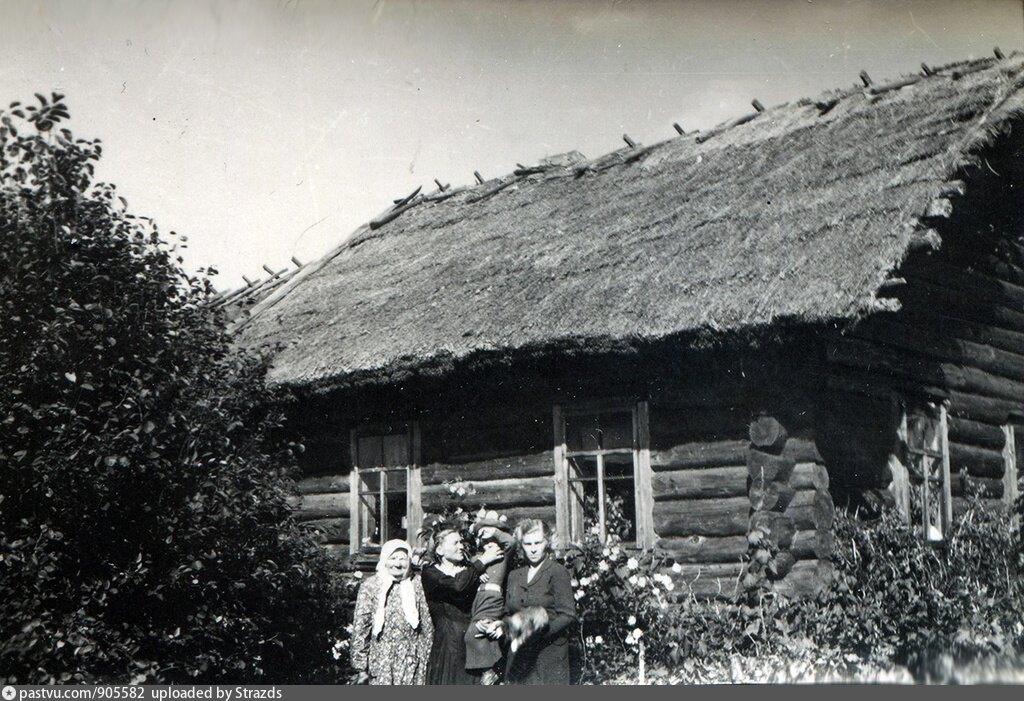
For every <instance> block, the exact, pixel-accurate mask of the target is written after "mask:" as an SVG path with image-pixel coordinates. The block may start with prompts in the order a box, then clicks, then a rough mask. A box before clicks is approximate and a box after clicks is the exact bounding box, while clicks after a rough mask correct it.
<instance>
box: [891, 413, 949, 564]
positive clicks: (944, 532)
mask: <svg viewBox="0 0 1024 701" xmlns="http://www.w3.org/2000/svg"><path fill="white" fill-rule="evenodd" d="M923 405H924V406H923ZM927 405H930V406H927ZM926 407H927V408H926ZM932 414H937V415H935V416H933V415H932ZM919 415H920V416H924V417H925V418H926V419H927V420H928V421H934V422H935V432H936V439H937V441H938V448H937V449H929V448H925V447H918V446H912V445H911V441H910V439H911V435H910V421H911V419H912V418H913V417H915V416H919ZM898 437H899V440H900V444H901V451H900V452H901V455H900V456H899V457H898V458H897V459H895V460H893V459H892V457H893V456H891V457H890V468H891V471H892V473H893V485H894V487H895V488H896V495H895V496H896V503H897V506H898V508H899V509H900V512H901V515H902V517H903V520H904V521H905V522H906V523H907V524H909V525H910V526H911V527H912V528H919V529H920V534H921V538H922V539H923V540H924V541H926V542H930V543H936V544H941V543H945V542H946V541H947V540H948V538H949V531H950V527H951V526H952V523H953V497H952V493H951V479H950V465H949V462H950V461H949V414H948V409H947V406H946V403H945V402H937V401H927V400H925V401H914V402H910V401H908V402H904V404H903V407H902V411H901V414H900V423H899V428H898ZM915 457H918V458H921V459H923V460H928V459H931V460H936V461H938V463H939V464H938V477H937V478H935V477H933V476H931V475H929V474H928V473H927V472H924V471H922V474H921V476H920V482H919V483H916V484H915V483H914V481H913V480H912V479H911V466H912V463H913V461H914V459H915ZM893 468H895V469H893ZM933 482H937V487H938V488H937V489H934V490H933V489H932V488H931V486H932V483H933ZM915 492H916V493H917V494H916V495H915ZM935 499H938V502H939V508H938V512H939V524H938V527H939V529H940V533H939V536H940V537H938V538H933V537H932V534H931V533H930V532H929V525H931V521H930V519H929V516H928V513H929V506H930V505H931V504H932V503H933V501H934V500H935ZM915 500H916V501H917V502H918V506H919V507H920V509H921V520H920V523H917V524H915V523H913V522H912V512H913V507H914V501H915Z"/></svg>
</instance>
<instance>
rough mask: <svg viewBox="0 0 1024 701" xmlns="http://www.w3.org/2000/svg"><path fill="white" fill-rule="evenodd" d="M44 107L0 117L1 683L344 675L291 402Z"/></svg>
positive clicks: (59, 110)
mask: <svg viewBox="0 0 1024 701" xmlns="http://www.w3.org/2000/svg"><path fill="white" fill-rule="evenodd" d="M36 98H37V104H32V105H28V106H22V105H20V104H19V103H12V104H11V106H10V108H9V109H7V110H0V338H2V339H3V342H2V343H0V592H3V595H2V596H0V676H3V677H5V678H6V680H7V681H9V682H17V683H46V682H53V681H56V682H68V681H105V680H119V681H128V680H134V681H145V682H148V683H161V682H171V681H183V680H198V681H225V682H227V681H232V680H246V681H252V682H256V681H274V682H285V681H295V680H307V681H317V680H319V681H331V680H333V678H334V677H333V676H332V675H334V674H336V673H337V672H335V671H334V665H335V660H334V659H333V658H332V657H331V654H330V653H331V647H332V644H333V643H334V642H335V640H337V639H338V638H339V637H340V636H339V635H338V631H337V630H336V626H337V625H338V624H337V623H336V621H340V620H342V616H340V615H338V612H337V610H336V609H337V607H338V606H339V605H340V603H339V602H338V599H337V597H336V595H335V594H336V592H335V590H334V587H335V581H336V578H335V577H334V576H333V575H334V573H333V570H332V565H331V563H330V561H329V560H328V559H327V556H326V555H323V554H320V552H319V550H318V549H317V548H316V546H315V545H314V544H313V543H312V542H311V541H310V540H309V539H308V538H307V537H306V536H304V535H303V533H302V532H301V531H300V530H299V528H298V527H297V526H296V525H295V524H294V522H293V521H292V520H291V518H290V516H289V510H288V507H287V504H286V497H287V487H288V485H289V482H288V480H289V474H290V471H291V469H292V466H293V464H294V451H295V450H296V449H298V448H299V446H298V444H296V443H292V442H288V441H287V440H286V439H285V438H284V437H283V436H284V435H285V434H284V433H283V431H282V427H283V424H282V419H281V415H280V414H279V413H278V411H277V410H276V409H274V408H273V407H275V406H280V404H279V401H280V400H282V399H283V398H282V397H279V396H274V395H273V394H272V393H271V391H270V390H268V389H267V388H266V387H265V385H264V383H263V375H264V370H263V368H262V366H261V365H260V364H259V363H258V362H257V361H255V360H254V359H252V358H249V357H245V356H243V355H240V354H237V353H235V352H234V351H233V350H232V348H231V345H230V338H229V336H228V335H227V333H226V332H225V330H224V323H223V319H222V318H221V316H220V315H219V314H218V313H217V312H216V311H214V310H213V309H212V307H211V305H210V304H208V302H209V301H210V298H211V295H212V294H213V293H214V290H213V288H212V285H211V283H210V281H209V277H208V274H207V273H209V272H213V271H200V274H199V275H196V276H190V275H187V274H186V273H184V272H183V271H182V268H181V266H180V264H181V258H180V257H178V255H177V245H178V244H170V243H168V242H167V241H166V240H165V239H164V238H162V237H161V235H160V233H159V231H158V229H157V227H156V225H155V224H154V223H153V222H152V221H151V220H149V219H148V218H146V217H138V216H135V215H133V214H131V213H129V211H128V209H127V203H126V202H125V201H124V199H122V198H120V197H118V196H117V194H116V191H115V188H114V186H113V185H111V184H108V183H103V182H98V181H97V180H96V179H95V177H94V168H95V166H96V163H97V161H99V159H100V156H101V153H102V146H101V144H100V142H99V141H98V140H83V139H76V138H75V137H74V136H73V134H72V133H71V132H70V131H69V130H68V129H66V128H64V127H63V124H64V122H65V121H66V120H67V119H68V111H67V108H66V107H65V104H64V101H63V97H62V96H60V95H57V94H53V95H51V96H50V98H49V99H47V97H45V96H43V95H37V96H36ZM170 238H171V239H172V240H173V239H174V238H175V237H174V235H173V233H172V235H171V237H170Z"/></svg>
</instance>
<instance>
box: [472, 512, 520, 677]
mask: <svg viewBox="0 0 1024 701" xmlns="http://www.w3.org/2000/svg"><path fill="white" fill-rule="evenodd" d="M470 533H471V534H472V535H473V536H475V538H476V547H477V549H478V551H479V552H483V549H484V547H485V546H486V545H487V544H488V543H497V544H498V545H499V546H501V548H502V549H503V550H504V551H505V557H503V558H502V559H500V560H498V561H497V562H494V563H491V564H490V565H488V566H487V569H486V570H485V572H484V574H483V575H481V577H480V581H481V582H482V583H481V584H480V587H479V588H478V589H477V591H476V598H474V599H473V611H472V613H471V619H470V623H469V628H468V630H467V631H466V669H467V670H470V671H474V672H480V674H481V676H480V683H481V684H496V683H497V682H498V679H499V674H498V670H497V664H498V662H499V661H500V660H501V658H502V651H501V646H500V645H499V644H498V641H497V640H492V639H491V638H489V637H488V636H487V635H485V634H484V633H482V632H481V631H480V629H479V628H478V627H477V623H479V622H488V623H489V622H493V621H500V620H501V618H502V616H503V615H504V614H505V575H506V574H508V566H509V563H510V562H511V559H512V556H513V554H514V553H515V537H514V536H513V535H512V527H511V525H510V524H509V523H508V520H507V519H506V518H505V516H504V515H502V516H499V515H498V513H497V512H495V511H485V510H483V509H481V510H480V511H479V512H477V515H476V521H475V522H474V523H473V525H472V526H471V528H470Z"/></svg>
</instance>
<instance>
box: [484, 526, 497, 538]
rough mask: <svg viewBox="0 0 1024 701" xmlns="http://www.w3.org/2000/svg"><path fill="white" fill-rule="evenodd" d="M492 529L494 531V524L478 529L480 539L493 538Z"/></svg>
mask: <svg viewBox="0 0 1024 701" xmlns="http://www.w3.org/2000/svg"><path fill="white" fill-rule="evenodd" d="M494 531H495V528H494V526H484V527H483V528H481V529H480V539H481V540H485V539H487V538H493V537H494Z"/></svg>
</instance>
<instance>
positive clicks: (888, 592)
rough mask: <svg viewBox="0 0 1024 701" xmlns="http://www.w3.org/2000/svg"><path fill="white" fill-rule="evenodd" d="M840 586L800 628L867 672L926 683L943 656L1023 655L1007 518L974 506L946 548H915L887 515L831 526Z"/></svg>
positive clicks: (1014, 545)
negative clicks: (889, 670) (878, 669)
mask: <svg viewBox="0 0 1024 701" xmlns="http://www.w3.org/2000/svg"><path fill="white" fill-rule="evenodd" d="M835 530H836V545H837V547H836V551H835V553H834V556H833V559H834V561H835V563H836V566H837V569H838V577H837V580H836V582H835V584H834V586H833V587H832V588H830V589H829V590H828V591H827V592H825V593H824V594H823V595H822V596H821V597H820V598H819V601H818V602H815V604H816V605H815V606H813V607H812V606H804V607H802V609H801V611H800V615H801V617H802V619H800V620H801V621H802V623H803V625H805V626H806V627H807V628H808V629H809V630H811V631H812V633H813V635H814V637H815V638H816V640H818V641H819V642H822V643H825V642H827V643H830V644H832V645H835V646H837V647H839V648H841V649H842V650H844V651H847V652H850V653H853V654H855V655H857V656H858V657H859V658H860V659H861V660H865V661H868V662H870V663H872V664H875V665H884V664H896V665H901V666H906V667H908V668H909V669H910V671H911V672H912V673H913V674H914V676H915V677H916V678H919V679H924V678H928V677H930V676H934V675H935V674H936V673H937V671H938V670H936V669H935V668H934V665H935V664H936V663H938V662H939V661H940V660H942V659H943V657H944V656H952V657H953V658H954V659H957V660H960V661H963V660H970V659H974V658H977V657H979V656H984V655H992V654H996V655H1000V654H1006V653H1012V652H1014V651H1019V650H1020V649H1021V648H1022V647H1024V625H1022V622H1021V617H1020V611H1021V610H1024V587H1022V584H1021V581H1020V573H1019V570H1018V566H1017V562H1016V561H1015V560H1016V552H1017V551H1018V549H1019V543H1018V541H1017V535H1016V534H1015V533H1014V531H1013V529H1012V528H1011V523H1010V519H1009V517H1008V516H1004V515H1001V514H993V513H989V512H987V511H985V510H984V509H983V508H982V507H981V506H980V505H978V504H975V505H973V506H972V507H971V508H969V510H968V511H967V512H966V513H965V514H964V515H963V516H962V517H960V518H958V519H957V520H956V521H955V522H954V524H953V527H952V529H951V530H952V532H951V533H950V536H949V539H948V541H947V542H946V543H945V544H942V545H939V546H936V545H933V544H929V543H927V542H924V541H922V540H921V539H920V538H919V537H918V534H917V533H916V532H915V531H914V530H913V529H910V528H907V527H906V526H904V525H903V524H902V523H901V522H900V521H899V519H898V518H897V517H896V515H895V514H892V513H887V514H885V515H883V516H882V518H881V519H879V520H878V521H876V522H873V523H868V524H864V523H858V522H857V521H856V520H855V519H852V518H849V517H846V518H839V519H837V523H836V529H835Z"/></svg>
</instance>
